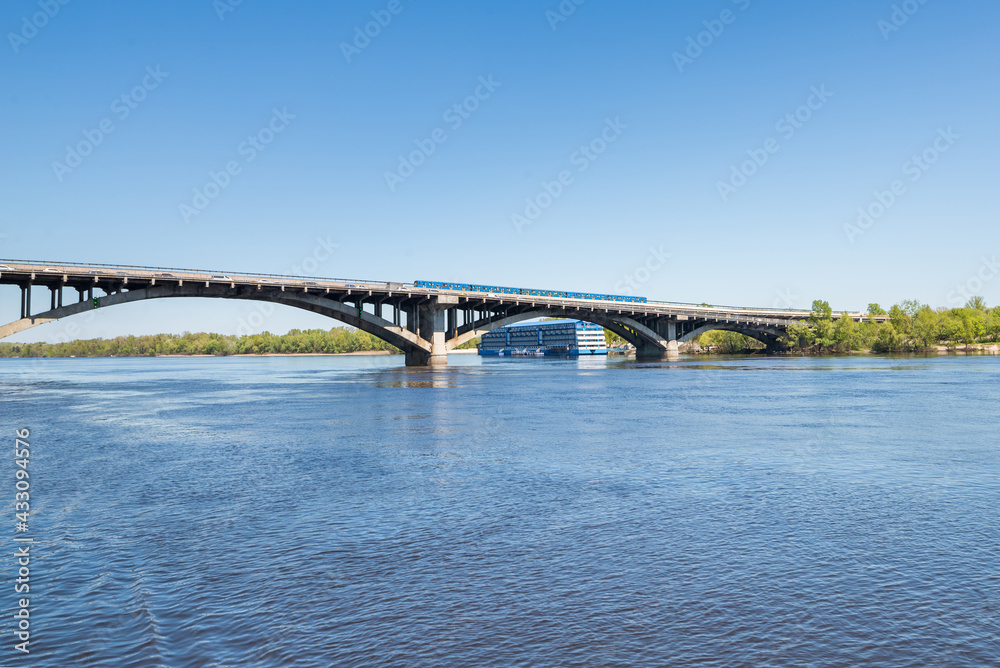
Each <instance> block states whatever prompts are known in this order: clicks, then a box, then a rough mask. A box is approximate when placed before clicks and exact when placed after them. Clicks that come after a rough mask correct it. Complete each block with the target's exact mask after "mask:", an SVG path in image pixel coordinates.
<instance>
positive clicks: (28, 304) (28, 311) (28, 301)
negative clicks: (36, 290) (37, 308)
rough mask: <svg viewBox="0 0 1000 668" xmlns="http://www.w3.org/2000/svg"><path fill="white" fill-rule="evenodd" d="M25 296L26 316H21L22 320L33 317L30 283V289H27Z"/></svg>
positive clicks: (29, 287) (29, 285)
mask: <svg viewBox="0 0 1000 668" xmlns="http://www.w3.org/2000/svg"><path fill="white" fill-rule="evenodd" d="M24 294H25V300H24V315H23V316H21V317H22V318H30V317H31V284H30V283H29V284H28V287H27V288H25V290H24Z"/></svg>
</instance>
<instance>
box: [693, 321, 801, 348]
mask: <svg viewBox="0 0 1000 668" xmlns="http://www.w3.org/2000/svg"><path fill="white" fill-rule="evenodd" d="M713 330H717V331H723V332H735V333H737V334H743V335H744V336H749V337H750V338H751V339H755V340H757V341H760V342H761V343H763V344H764V345H765V346H767V349H768V350H777V349H779V348H781V341H780V337H781V336H782V334H783V332H782V331H781V330H779V329H777V328H776V327H766V326H749V325H743V324H738V323H729V322H711V323H707V324H704V325H700V326H699V327H696V328H695V329H693V330H691V331H690V332H687V333H686V334H684V335H683V336H680V337H678V338H677V340H678V342H681V343H684V342H686V341H690V340H692V339H694V338H696V337H698V336H700V335H702V334H704V333H706V332H711V331H713Z"/></svg>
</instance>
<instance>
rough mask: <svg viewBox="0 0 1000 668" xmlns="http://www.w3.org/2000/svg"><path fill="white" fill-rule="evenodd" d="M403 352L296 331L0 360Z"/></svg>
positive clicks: (327, 333) (144, 339)
mask: <svg viewBox="0 0 1000 668" xmlns="http://www.w3.org/2000/svg"><path fill="white" fill-rule="evenodd" d="M377 350H387V351H390V352H399V351H398V350H397V349H396V348H395V347H394V346H391V345H389V344H388V343H386V342H385V341H383V340H381V339H379V338H377V337H375V336H372V335H371V334H368V333H367V332H362V331H359V330H352V329H348V328H346V327H334V328H333V329H330V330H323V329H307V330H305V331H302V330H298V329H293V330H291V331H290V332H288V333H287V334H284V335H276V334H271V333H270V332H263V333H261V334H251V335H247V336H230V335H224V334H206V333H204V332H198V333H196V334H192V333H190V332H185V333H184V334H179V335H178V334H152V335H146V336H118V337H115V338H113V339H87V340H79V341H68V342H65V343H0V357H152V356H155V355H244V354H251V355H262V354H288V353H327V354H332V353H354V352H367V351H377Z"/></svg>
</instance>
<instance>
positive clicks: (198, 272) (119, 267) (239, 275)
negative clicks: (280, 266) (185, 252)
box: [0, 259, 413, 289]
mask: <svg viewBox="0 0 1000 668" xmlns="http://www.w3.org/2000/svg"><path fill="white" fill-rule="evenodd" d="M4 264H6V265H21V266H24V267H30V268H31V269H33V270H35V269H37V270H38V272H39V273H40V272H42V271H44V270H45V268H47V267H51V268H53V269H60V268H62V269H69V268H79V269H83V270H89V269H110V270H116V271H128V272H135V273H137V274H141V273H151V274H156V273H176V274H179V275H181V277H185V276H198V277H202V276H228V277H230V278H235V279H244V278H246V279H259V278H267V279H276V280H286V281H325V282H328V283H347V284H355V285H358V286H359V287H361V286H362V285H364V286H365V287H368V286H371V287H385V288H388V287H389V286H394V289H396V288H395V286H399V287H403V288H412V287H413V286H412V285H411V284H408V283H398V282H395V281H393V282H388V281H369V280H363V279H358V278H330V277H326V276H293V275H290V274H256V273H255V274H248V273H246V272H241V271H223V270H217V269H181V268H179V267H149V266H143V265H129V264H102V263H97V262H33V261H30V260H11V259H0V265H4Z"/></svg>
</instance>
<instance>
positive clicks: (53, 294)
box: [49, 286, 59, 311]
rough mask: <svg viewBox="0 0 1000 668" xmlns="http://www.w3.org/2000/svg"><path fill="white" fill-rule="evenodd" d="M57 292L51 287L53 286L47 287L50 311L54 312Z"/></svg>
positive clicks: (56, 289)
mask: <svg viewBox="0 0 1000 668" xmlns="http://www.w3.org/2000/svg"><path fill="white" fill-rule="evenodd" d="M58 291H59V288H57V287H53V286H49V301H50V302H51V303H50V304H49V310H50V311H54V310H56V292H58Z"/></svg>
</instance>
